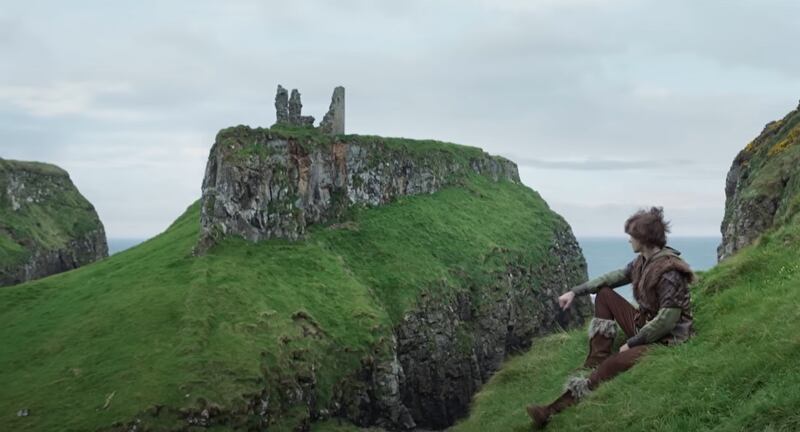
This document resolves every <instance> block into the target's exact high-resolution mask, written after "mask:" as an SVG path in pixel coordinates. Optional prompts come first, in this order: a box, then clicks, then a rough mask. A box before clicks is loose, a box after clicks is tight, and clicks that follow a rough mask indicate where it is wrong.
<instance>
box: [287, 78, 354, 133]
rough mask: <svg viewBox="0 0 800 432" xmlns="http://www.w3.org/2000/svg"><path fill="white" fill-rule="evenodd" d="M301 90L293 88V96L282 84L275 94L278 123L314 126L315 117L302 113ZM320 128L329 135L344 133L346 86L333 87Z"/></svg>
mask: <svg viewBox="0 0 800 432" xmlns="http://www.w3.org/2000/svg"><path fill="white" fill-rule="evenodd" d="M302 110H303V103H302V102H301V101H300V92H299V91H297V89H292V92H291V96H290V95H289V92H288V91H286V89H285V88H283V87H282V86H281V85H280V84H279V85H278V91H277V93H276V94H275V118H276V124H288V125H295V126H314V117H312V116H304V115H302ZM319 130H320V131H321V132H323V133H326V134H329V135H341V134H344V87H342V86H338V87H336V88H335V89H333V96H331V105H330V107H329V108H328V112H327V113H325V116H324V117H323V118H322V121H321V122H320V124H319Z"/></svg>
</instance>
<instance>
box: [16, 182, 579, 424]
mask: <svg viewBox="0 0 800 432" xmlns="http://www.w3.org/2000/svg"><path fill="white" fill-rule="evenodd" d="M198 220H199V204H198V203H195V204H194V205H192V206H190V207H189V209H188V210H187V211H186V213H185V214H184V215H182V216H181V217H180V218H179V219H177V220H176V221H175V223H174V224H173V225H172V226H171V227H169V229H167V230H166V231H165V232H164V233H162V234H160V235H158V236H157V237H155V238H153V239H151V240H149V241H147V242H145V243H143V244H141V245H139V246H137V247H135V248H132V249H129V250H127V251H124V252H122V253H119V254H116V255H114V256H112V257H110V258H108V259H105V260H103V261H101V262H98V263H95V264H92V265H89V266H86V267H83V268H80V269H78V270H75V271H71V272H68V273H63V274H59V275H55V276H52V277H48V278H46V279H42V280H39V281H35V282H31V283H27V284H23V285H19V286H15V287H10V288H7V289H2V290H0V341H2V344H3V348H2V350H0V382H2V390H0V424H2V425H3V429H6V430H14V431H23V430H37V431H50V430H94V429H96V428H99V427H107V426H109V425H111V424H113V423H115V422H118V421H129V420H131V419H132V418H133V417H134V416H135V415H137V414H138V413H141V412H143V411H145V410H147V409H153V410H157V406H160V405H164V406H167V407H172V408H175V409H179V408H181V407H197V406H198V405H200V406H202V405H216V406H220V407H223V408H224V407H229V406H234V405H237V404H241V403H244V399H243V398H244V396H243V395H246V394H251V393H253V392H258V391H260V389H262V388H264V387H265V386H266V385H267V384H271V383H272V381H275V382H280V380H281V379H282V378H283V374H287V373H292V374H302V373H303V371H304V370H310V369H311V368H317V370H316V373H317V378H318V380H319V382H318V388H319V389H320V395H319V396H320V399H321V400H320V406H325V404H326V403H327V399H328V398H329V397H330V395H329V394H326V392H329V391H330V388H331V386H332V384H333V383H334V382H336V381H337V380H338V379H340V378H341V377H342V376H344V374H347V373H351V372H352V371H353V370H355V369H356V368H357V366H358V365H359V359H360V358H361V356H362V355H363V353H364V352H365V351H366V350H368V349H369V348H370V347H372V346H373V345H374V344H375V343H376V342H377V341H378V340H379V339H381V338H384V337H386V336H387V335H388V334H389V332H390V329H391V326H392V325H393V323H395V322H396V320H397V319H399V317H400V316H401V314H402V312H403V311H404V310H406V309H407V308H409V307H411V306H413V304H414V301H415V299H416V298H417V296H418V295H419V294H420V292H422V291H423V290H424V291H426V292H431V293H432V294H434V295H435V294H436V292H437V290H438V291H446V290H447V289H449V288H452V287H457V286H460V285H461V284H462V282H463V278H465V277H469V275H471V274H480V273H487V272H491V271H494V270H498V269H499V268H501V266H503V263H502V262H498V261H497V260H493V259H490V260H486V259H484V258H485V257H486V256H487V255H488V254H491V253H492V251H493V250H496V249H497V248H499V247H502V248H504V250H508V251H509V254H512V255H514V256H515V259H518V260H522V262H531V263H533V262H541V261H543V260H547V259H549V258H548V256H547V253H546V250H547V245H548V242H549V240H550V238H551V233H552V232H553V230H554V229H556V228H558V229H565V228H566V223H565V222H564V221H563V220H562V219H561V218H560V217H558V216H557V215H555V214H554V213H553V212H551V211H550V210H549V209H548V208H547V206H546V204H545V203H544V201H543V200H542V199H541V198H540V197H539V195H538V194H537V193H535V192H533V191H531V190H530V189H528V188H526V187H524V186H522V185H520V184H516V183H511V182H499V183H494V182H491V181H489V180H487V179H485V178H483V177H479V176H473V177H469V178H467V179H465V180H464V182H463V183H462V184H461V185H460V186H459V187H453V188H448V189H445V190H442V191H440V192H438V193H436V194H434V195H426V196H415V197H406V198H402V199H400V200H398V201H396V202H394V203H392V204H391V205H387V206H384V207H378V208H369V209H366V208H356V209H353V211H352V214H351V215H350V217H349V218H348V220H349V222H346V223H340V224H334V225H329V226H316V227H314V229H313V230H312V231H311V234H310V237H309V239H308V240H306V241H302V242H294V243H290V242H285V241H268V242H262V243H259V244H251V243H247V242H245V241H243V240H239V239H233V238H229V239H226V240H225V241H223V242H222V243H221V244H219V245H217V246H216V247H215V248H214V249H212V250H211V251H210V252H209V253H208V254H207V255H205V256H202V257H192V256H191V255H190V251H191V249H192V247H193V246H194V244H195V242H196V240H197V237H198V229H199V223H198ZM22 408H26V409H29V410H30V413H31V415H30V416H28V417H17V416H16V412H17V410H19V409H22ZM184 424H185V423H184ZM163 426H165V427H166V426H170V425H169V424H165V425H163ZM276 430H281V427H280V425H277V426H276Z"/></svg>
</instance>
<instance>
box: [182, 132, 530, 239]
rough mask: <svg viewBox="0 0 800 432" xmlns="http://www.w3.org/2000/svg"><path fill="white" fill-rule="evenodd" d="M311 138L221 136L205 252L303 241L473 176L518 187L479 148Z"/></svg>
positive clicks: (504, 163) (208, 199)
mask: <svg viewBox="0 0 800 432" xmlns="http://www.w3.org/2000/svg"><path fill="white" fill-rule="evenodd" d="M300 131H301V132H302V131H303V129H300ZM309 133H311V134H312V136H313V138H309V137H306V138H303V137H302V136H300V137H296V138H293V137H292V134H291V133H280V132H276V131H270V130H268V129H266V130H264V129H255V130H252V129H249V128H247V127H243V126H240V127H236V128H230V129H226V130H223V131H221V132H220V133H219V134H218V136H217V140H216V143H215V144H214V146H213V148H212V150H211V155H210V156H209V160H208V164H207V165H206V173H205V178H204V180H203V197H202V218H201V226H202V235H201V238H200V241H199V243H198V248H197V250H198V252H200V253H202V252H203V251H205V250H207V249H208V248H209V247H210V246H211V245H213V244H214V243H215V242H216V240H217V239H219V238H221V237H223V236H225V235H229V234H233V235H238V236H241V237H244V238H245V239H248V240H250V241H259V240H265V239H269V238H286V239H290V240H297V239H299V238H301V237H302V236H303V235H304V234H305V232H306V228H307V227H308V226H309V225H311V224H315V223H320V222H325V221H330V220H334V219H337V218H339V217H341V216H342V215H343V214H344V213H345V212H346V211H347V209H348V208H349V207H350V206H352V205H367V206H376V205H381V204H385V203H388V202H391V201H392V200H394V199H396V198H397V197H399V196H402V195H417V194H429V193H433V192H436V191H437V190H439V189H441V188H443V187H446V186H449V185H453V184H455V183H456V182H458V180H459V179H461V178H463V177H464V176H466V175H484V176H487V177H491V178H492V179H494V180H500V179H505V180H509V181H515V182H518V181H519V174H518V172H517V167H516V165H515V164H513V163H512V162H510V161H508V160H506V159H503V158H500V157H493V156H490V155H488V154H486V153H484V152H482V151H481V150H479V149H468V150H467V151H463V150H462V151H459V152H454V151H453V150H452V148H451V147H454V146H453V145H450V144H444V143H438V145H435V146H434V149H433V150H431V151H427V152H424V153H422V152H420V151H419V150H418V149H415V148H414V145H413V144H408V143H407V142H405V141H403V140H391V139H384V138H377V137H355V136H351V137H350V138H349V139H348V138H346V137H345V138H343V139H338V138H336V139H334V138H328V137H325V136H322V135H318V134H316V133H314V132H309Z"/></svg>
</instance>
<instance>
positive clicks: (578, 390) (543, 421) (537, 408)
mask: <svg viewBox="0 0 800 432" xmlns="http://www.w3.org/2000/svg"><path fill="white" fill-rule="evenodd" d="M589 392H591V388H590V381H589V379H588V378H582V377H572V378H570V379H569V380H567V383H566V384H565V385H564V393H563V394H562V395H561V396H559V397H558V399H556V400H554V401H553V403H551V404H550V405H547V406H542V405H528V406H527V407H525V411H527V412H528V416H529V417H530V418H531V420H533V424H534V426H536V428H537V429H541V428H544V427H545V426H546V425H547V423H548V422H549V421H550V417H552V416H553V415H554V414H557V413H560V412H561V411H564V410H565V409H567V408H569V407H571V406H572V405H575V404H576V403H578V401H579V400H581V399H583V398H584V397H586V396H587V395H588V394H589Z"/></svg>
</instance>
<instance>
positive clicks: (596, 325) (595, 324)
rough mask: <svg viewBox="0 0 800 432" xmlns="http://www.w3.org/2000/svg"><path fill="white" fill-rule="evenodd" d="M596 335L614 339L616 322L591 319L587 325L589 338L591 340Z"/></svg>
mask: <svg viewBox="0 0 800 432" xmlns="http://www.w3.org/2000/svg"><path fill="white" fill-rule="evenodd" d="M597 334H600V335H602V336H605V337H607V338H609V339H614V338H615V337H616V336H617V322H616V321H614V320H609V319H603V318H592V321H591V322H590V323H589V338H593V337H594V336H595V335H597Z"/></svg>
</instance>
